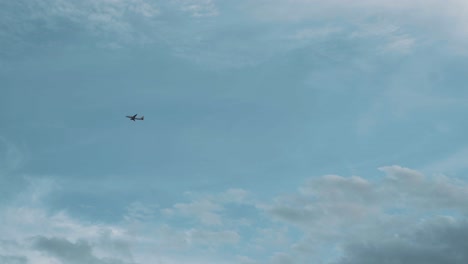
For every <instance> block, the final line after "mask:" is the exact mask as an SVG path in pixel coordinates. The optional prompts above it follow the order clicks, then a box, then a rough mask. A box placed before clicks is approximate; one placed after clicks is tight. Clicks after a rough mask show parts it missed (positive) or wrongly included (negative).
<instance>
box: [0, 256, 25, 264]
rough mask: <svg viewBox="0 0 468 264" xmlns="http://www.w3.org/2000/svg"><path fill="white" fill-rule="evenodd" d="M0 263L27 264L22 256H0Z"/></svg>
mask: <svg viewBox="0 0 468 264" xmlns="http://www.w3.org/2000/svg"><path fill="white" fill-rule="evenodd" d="M0 263H3V264H27V263H28V259H27V258H26V257H23V256H1V255H0Z"/></svg>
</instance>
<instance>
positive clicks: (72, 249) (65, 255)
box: [34, 236, 129, 264]
mask: <svg viewBox="0 0 468 264" xmlns="http://www.w3.org/2000/svg"><path fill="white" fill-rule="evenodd" d="M34 247H35V249H37V250H40V251H43V252H45V253H47V254H49V255H51V256H54V257H56V258H58V259H60V260H61V261H62V262H63V263H67V264H68V263H69V264H75V263H76V264H81V263H89V264H126V263H129V262H124V261H122V260H118V259H103V258H98V257H96V256H95V255H94V254H93V248H92V246H91V245H90V244H89V243H88V242H86V241H83V240H79V241H77V242H75V243H73V242H70V241H68V240H67V239H63V238H57V237H51V238H47V237H42V236H39V237H37V238H36V240H35V243H34Z"/></svg>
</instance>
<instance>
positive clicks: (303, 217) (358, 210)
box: [0, 165, 468, 264]
mask: <svg viewBox="0 0 468 264" xmlns="http://www.w3.org/2000/svg"><path fill="white" fill-rule="evenodd" d="M379 170H380V171H381V172H382V173H383V175H382V176H381V177H374V178H372V180H371V179H364V178H362V177H359V176H351V177H344V176H339V175H324V176H321V177H313V178H310V179H307V180H306V181H305V182H304V184H302V185H301V186H299V188H298V189H297V191H296V192H292V193H289V194H284V195H281V196H277V197H272V198H271V199H270V198H268V199H263V200H262V201H260V200H256V199H254V197H255V194H254V193H250V192H248V191H246V190H243V189H228V190H226V191H224V192H219V193H194V192H189V193H186V196H185V198H186V199H188V201H187V202H183V203H181V202H174V203H173V205H172V206H170V207H167V208H159V207H158V206H154V205H152V204H149V205H148V204H145V203H142V202H132V203H130V204H129V205H128V206H127V207H126V208H127V210H126V213H125V214H124V215H122V217H121V219H120V220H115V221H114V222H113V223H105V222H97V221H96V220H95V221H93V222H89V221H85V220H83V219H78V218H74V217H72V216H70V215H69V214H68V213H67V212H66V211H63V210H59V211H57V210H50V209H47V206H46V204H45V203H44V201H46V200H47V195H48V194H49V193H53V192H54V190H56V189H55V188H63V187H54V186H55V183H54V182H52V181H48V180H42V181H36V182H32V181H30V187H28V188H27V189H24V193H22V194H20V195H18V196H17V198H16V199H15V200H12V201H10V202H9V203H8V204H6V205H4V206H2V207H0V218H1V219H2V226H1V227H0V236H1V237H2V240H0V260H5V262H6V261H10V262H12V263H15V261H16V262H19V263H31V264H43V263H54V264H55V263H57V264H59V263H71V264H73V263H91V264H124V263H125V264H127V263H132V264H133V263H135V264H146V263H149V262H148V260H152V261H153V262H154V261H162V262H163V263H173V264H179V263H189V264H192V263H193V264H195V263H212V262H213V261H216V263H222V261H221V260H222V259H224V260H225V261H224V262H225V263H310V262H311V261H314V262H317V263H325V264H353V263H373V261H374V260H377V259H381V260H385V261H387V260H388V261H390V262H389V263H407V262H411V263H424V261H426V260H427V259H430V260H434V261H435V262H434V263H464V262H465V261H466V257H467V254H466V253H465V252H468V251H467V250H466V249H467V248H466V246H467V245H466V243H464V242H463V238H464V237H465V236H466V234H467V232H468V228H467V227H468V224H467V223H468V222H467V219H468V218H467V213H468V212H467V210H466V204H467V202H468V184H467V182H466V181H463V180H460V179H454V178H448V177H445V176H440V175H436V176H427V175H425V174H423V173H421V172H419V171H416V170H413V169H410V168H405V167H402V166H398V165H392V166H383V167H381V168H379ZM252 211H253V213H252ZM241 218H246V219H247V220H248V221H247V223H241V221H238V220H240V219H241ZM187 219H188V220H194V221H185V220H187ZM444 252H449V253H450V254H448V255H447V254H446V255H444V254H443V253H444ZM429 257H430V258H429ZM26 260H28V261H29V262H25V261H26ZM230 260H232V261H230ZM436 260H438V261H439V262H437V261H436ZM218 261H221V262H218ZM366 261H367V262H366ZM392 261H393V262H392ZM457 261H458V262H457ZM7 263H8V262H7ZM428 263H430V262H428Z"/></svg>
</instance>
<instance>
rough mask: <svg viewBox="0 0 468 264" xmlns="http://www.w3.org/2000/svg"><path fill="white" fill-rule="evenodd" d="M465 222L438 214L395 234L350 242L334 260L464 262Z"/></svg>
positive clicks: (467, 259)
mask: <svg viewBox="0 0 468 264" xmlns="http://www.w3.org/2000/svg"><path fill="white" fill-rule="evenodd" d="M467 236H468V222H467V221H466V220H462V221H457V220H454V219H451V218H438V219H436V220H433V221H430V222H429V223H426V224H424V225H422V226H421V227H419V228H417V229H416V230H414V231H412V232H410V233H409V234H404V235H400V236H395V237H390V238H388V237H381V238H380V240H371V241H366V242H363V243H350V244H348V245H346V246H345V248H344V252H345V253H344V256H343V257H342V258H341V259H340V260H339V261H338V262H336V264H358V263H359V264H371V263H385V264H393V263H412V264H462V263H468V242H467V239H466V237H467Z"/></svg>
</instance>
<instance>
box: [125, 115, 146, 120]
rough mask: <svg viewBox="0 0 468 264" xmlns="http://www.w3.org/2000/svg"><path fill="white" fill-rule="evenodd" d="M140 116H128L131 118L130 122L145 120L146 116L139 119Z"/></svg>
mask: <svg viewBox="0 0 468 264" xmlns="http://www.w3.org/2000/svg"><path fill="white" fill-rule="evenodd" d="M137 115H138V114H135V115H133V116H126V117H127V118H130V120H132V121H135V120H145V117H144V116H141V117H140V118H138V117H137Z"/></svg>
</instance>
